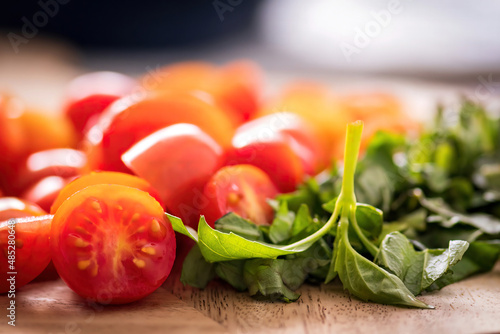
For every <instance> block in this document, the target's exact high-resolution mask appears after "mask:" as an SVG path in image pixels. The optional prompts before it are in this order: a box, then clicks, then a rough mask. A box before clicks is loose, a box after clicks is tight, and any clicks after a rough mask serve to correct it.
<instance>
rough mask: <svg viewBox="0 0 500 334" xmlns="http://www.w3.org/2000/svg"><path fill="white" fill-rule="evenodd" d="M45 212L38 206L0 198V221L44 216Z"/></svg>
mask: <svg viewBox="0 0 500 334" xmlns="http://www.w3.org/2000/svg"><path fill="white" fill-rule="evenodd" d="M46 214H47V212H45V211H44V210H43V209H42V208H40V207H39V206H38V205H36V204H34V203H32V202H28V201H25V200H22V199H19V198H16V197H2V198H0V221H4V220H7V219H11V218H21V217H28V216H44V215H46Z"/></svg>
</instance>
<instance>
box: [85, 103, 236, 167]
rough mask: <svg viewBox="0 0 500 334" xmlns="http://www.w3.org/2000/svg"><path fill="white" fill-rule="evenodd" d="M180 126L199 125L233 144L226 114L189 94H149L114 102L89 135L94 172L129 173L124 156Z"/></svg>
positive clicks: (91, 165) (90, 155)
mask: <svg viewBox="0 0 500 334" xmlns="http://www.w3.org/2000/svg"><path fill="white" fill-rule="evenodd" d="M176 123H190V124H194V125H196V126H199V127H200V128H201V129H202V130H203V131H205V132H206V133H208V134H209V135H210V136H211V137H212V138H214V139H215V140H216V141H217V142H218V143H219V144H221V145H222V146H224V147H227V146H229V145H230V142H231V137H232V134H233V132H234V128H233V126H232V124H231V122H230V121H229V119H228V118H227V116H226V115H225V114H224V112H223V111H222V110H221V109H219V108H217V107H215V106H213V105H211V104H209V103H207V102H204V101H203V100H201V99H200V98H198V97H196V96H194V95H192V94H187V93H176V94H173V93H162V94H155V93H151V94H147V96H146V97H144V98H142V99H140V100H138V101H134V96H133V95H132V96H130V97H126V98H124V99H120V100H118V101H116V102H114V103H113V104H112V105H111V106H110V107H109V108H108V109H107V110H106V111H105V112H104V113H103V114H102V115H101V118H100V120H99V123H98V124H96V125H95V126H94V127H93V128H92V129H90V130H89V132H88V133H87V137H86V138H87V145H86V148H87V152H88V167H89V168H90V170H96V169H97V170H115V171H125V172H128V171H129V170H128V169H127V168H126V167H125V165H124V164H123V163H122V161H121V155H122V154H123V153H124V152H125V151H126V150H127V149H129V148H130V147H131V146H132V145H133V144H135V143H136V142H138V141H139V140H140V139H142V138H144V137H146V136H147V135H149V134H151V133H153V132H155V131H157V130H159V129H162V128H164V127H166V126H169V125H173V124H176Z"/></svg>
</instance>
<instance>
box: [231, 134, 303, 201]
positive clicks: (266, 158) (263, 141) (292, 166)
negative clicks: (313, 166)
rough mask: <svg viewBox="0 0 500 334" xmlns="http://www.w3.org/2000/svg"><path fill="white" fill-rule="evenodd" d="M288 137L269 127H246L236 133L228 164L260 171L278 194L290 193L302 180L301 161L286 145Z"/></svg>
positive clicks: (287, 144)
mask: <svg viewBox="0 0 500 334" xmlns="http://www.w3.org/2000/svg"><path fill="white" fill-rule="evenodd" d="M289 141H290V138H289V137H288V136H287V135H285V134H283V133H280V132H276V131H272V130H270V129H268V128H265V127H263V128H258V127H253V126H252V127H251V128H250V129H249V131H246V130H245V125H243V126H242V127H241V128H240V129H238V130H237V131H236V134H235V136H234V138H233V147H232V149H230V150H229V151H228V153H227V164H228V165H238V164H249V165H253V166H256V167H258V168H260V169H262V170H263V171H264V172H266V174H267V175H268V176H269V177H270V178H271V180H272V181H273V183H274V184H275V185H276V187H277V188H278V190H279V191H280V192H290V191H293V190H295V188H296V186H297V185H298V184H299V183H301V182H302V180H303V178H304V175H305V173H304V167H303V163H302V161H301V158H299V156H298V155H297V154H296V153H295V152H294V150H293V149H292V147H291V146H290V144H289Z"/></svg>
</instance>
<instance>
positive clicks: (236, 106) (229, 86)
mask: <svg viewBox="0 0 500 334" xmlns="http://www.w3.org/2000/svg"><path fill="white" fill-rule="evenodd" d="M155 74H156V75H154V76H153V79H154V86H153V84H150V83H149V82H150V81H152V80H149V79H150V76H151V74H147V75H146V76H145V77H144V79H143V81H144V86H145V88H146V89H148V87H149V88H152V87H151V86H153V87H154V89H155V90H160V91H176V92H183V91H184V92H190V91H201V92H204V93H207V94H209V95H210V96H211V97H212V98H213V99H214V100H215V103H216V104H217V105H218V106H220V107H222V108H223V109H224V110H225V111H226V112H227V114H228V115H229V117H230V118H231V120H232V121H233V122H234V123H235V124H241V123H243V122H245V121H247V120H249V119H250V118H251V117H252V116H253V115H254V114H255V113H256V111H257V107H258V102H259V96H260V88H261V86H262V84H261V81H262V73H261V71H260V69H259V68H258V66H257V65H255V64H254V63H252V62H250V61H237V62H232V63H229V64H227V65H225V66H223V67H220V68H217V67H215V66H213V65H211V64H208V63H203V62H184V63H178V64H174V65H170V66H167V67H165V68H163V69H161V70H160V71H159V73H155Z"/></svg>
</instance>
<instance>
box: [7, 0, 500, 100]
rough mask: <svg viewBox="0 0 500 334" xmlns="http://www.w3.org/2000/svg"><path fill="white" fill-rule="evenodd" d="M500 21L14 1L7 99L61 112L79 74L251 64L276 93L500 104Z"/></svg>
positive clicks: (221, 2) (336, 5) (482, 11)
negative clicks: (193, 63) (496, 100)
mask: <svg viewBox="0 0 500 334" xmlns="http://www.w3.org/2000/svg"><path fill="white" fill-rule="evenodd" d="M499 12H500V2H494V1H488V2H484V3H481V5H480V6H478V5H477V4H476V3H473V2H470V1H464V0H456V1H448V0H442V1H438V2H431V1H411V0H389V1H382V0H376V1H373V0H372V1H368V0H355V1H328V0H310V1H300V0H274V1H271V0H254V1H248V0H206V1H202V0H191V1H153V0H142V1H140V2H137V1H130V0H122V1H112V0H104V1H99V2H90V1H78V0H40V1H18V2H14V1H10V2H8V3H5V4H3V6H2V10H1V11H0V89H3V90H6V89H7V90H10V91H12V92H14V93H15V94H17V95H20V96H21V97H23V98H25V99H27V100H31V101H37V103H38V101H39V103H41V104H42V105H43V106H44V107H47V108H57V103H58V102H57V101H58V97H59V95H58V94H61V92H62V90H63V87H64V84H65V83H67V82H68V81H69V80H70V79H71V78H73V77H75V76H76V75H78V74H80V73H82V72H86V71H97V70H110V71H118V72H122V73H125V74H129V75H133V76H136V75H140V74H143V73H145V72H148V71H151V70H152V69H155V68H158V67H160V66H163V65H165V64H169V63H172V62H177V61H186V60H205V61H210V62H214V63H218V64H219V63H220V64H222V63H226V62H228V61H231V60H234V59H240V58H245V59H250V60H253V61H255V62H257V63H258V64H259V65H260V66H262V67H263V69H264V70H265V71H266V73H267V74H268V75H267V77H266V79H267V85H268V86H269V91H272V89H273V88H274V87H278V86H279V85H280V84H281V83H282V82H286V81H289V80H291V79H294V78H303V77H305V78H312V79H315V80H321V81H326V82H328V83H330V84H331V85H332V86H333V87H334V88H335V89H338V90H352V89H364V88H365V87H366V88H367V89H371V88H373V87H375V88H377V89H386V88H387V89H389V90H396V91H398V92H399V93H401V94H403V95H405V94H406V95H413V96H421V94H420V92H421V91H425V92H426V94H428V95H431V96H432V97H433V98H438V99H439V98H443V96H445V95H446V94H448V93H450V92H451V94H456V93H457V91H458V92H459V93H460V92H465V93H467V94H470V93H472V94H473V95H474V96H475V97H476V98H479V99H483V100H485V101H486V100H488V101H489V100H490V98H492V97H495V96H497V95H498V94H500V38H498V31H500V20H498V17H497V15H498V13H499ZM401 82H405V84H401ZM408 83H411V84H408ZM48 97H51V98H48ZM427 101H428V100H427ZM433 101H434V100H433ZM421 103H423V104H425V103H426V102H425V101H423V100H421ZM433 103H434V102H433Z"/></svg>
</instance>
